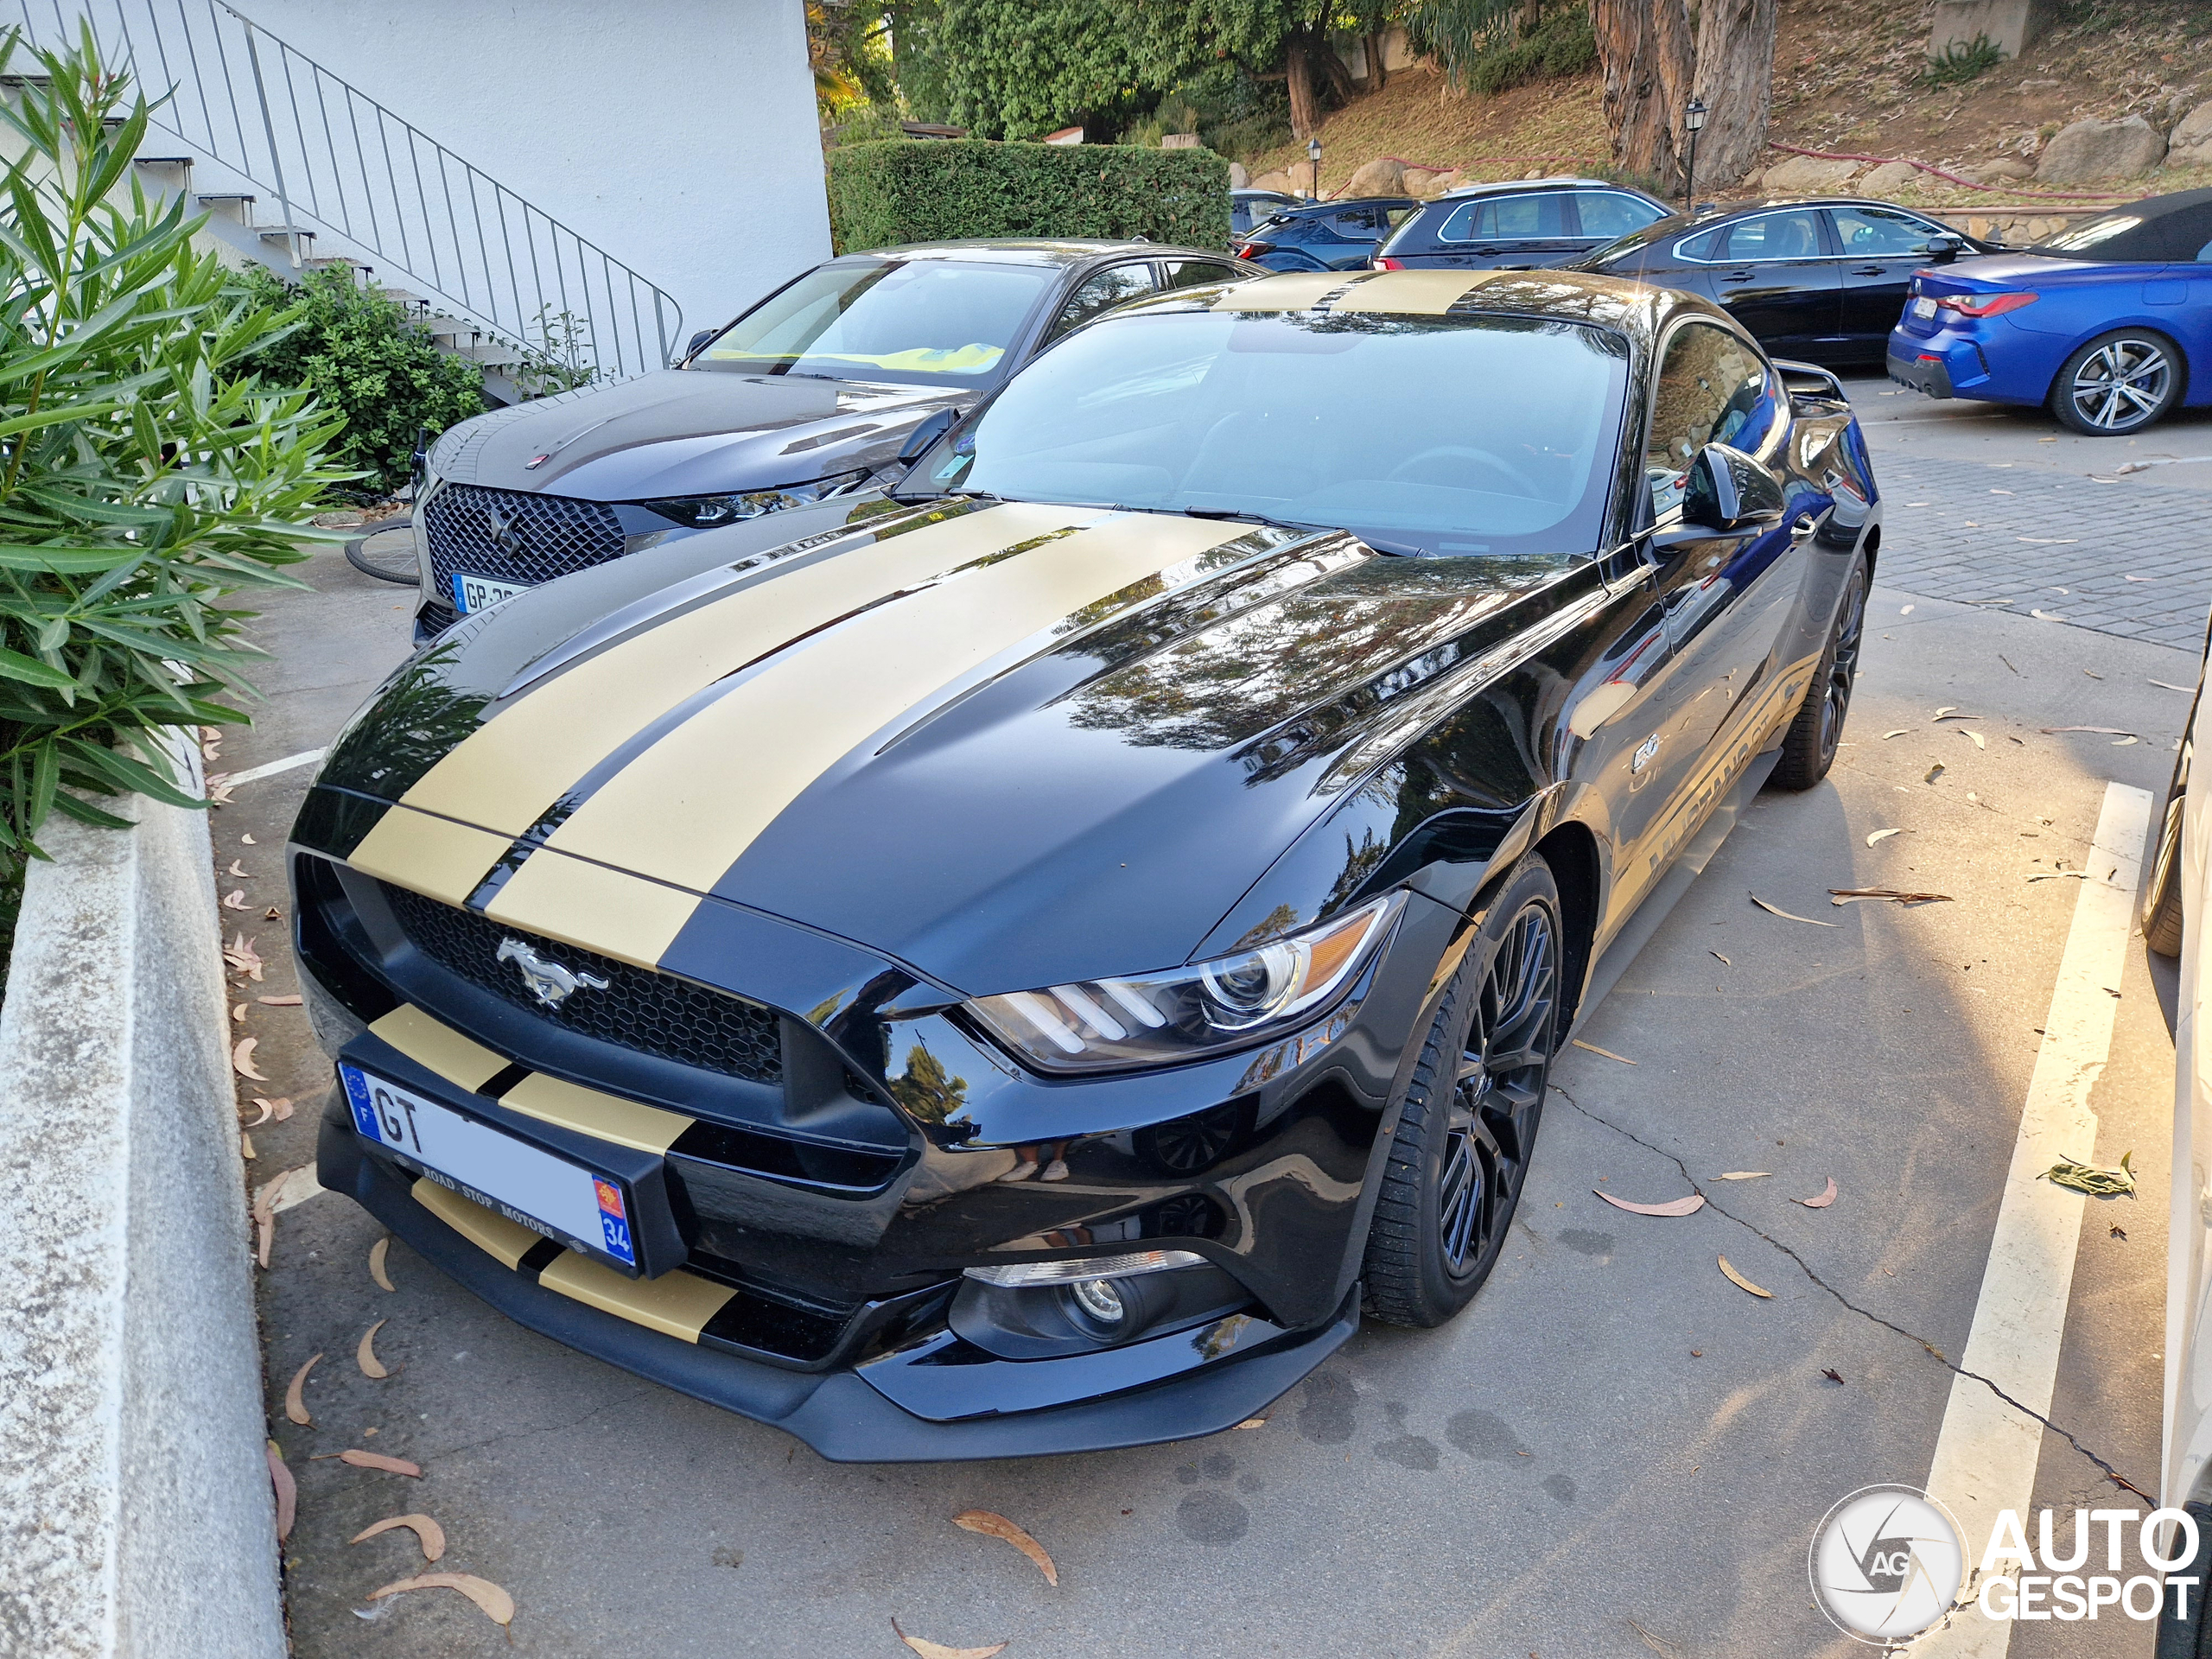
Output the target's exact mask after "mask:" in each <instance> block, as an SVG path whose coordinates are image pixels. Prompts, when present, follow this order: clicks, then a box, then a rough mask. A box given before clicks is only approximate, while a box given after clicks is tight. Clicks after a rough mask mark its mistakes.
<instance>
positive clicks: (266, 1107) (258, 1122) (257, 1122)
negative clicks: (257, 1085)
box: [246, 1095, 276, 1129]
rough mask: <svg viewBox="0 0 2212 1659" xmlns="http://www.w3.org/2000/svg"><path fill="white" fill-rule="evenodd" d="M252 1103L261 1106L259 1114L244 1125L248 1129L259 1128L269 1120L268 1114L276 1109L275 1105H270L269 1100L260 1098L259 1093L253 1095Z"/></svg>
mask: <svg viewBox="0 0 2212 1659" xmlns="http://www.w3.org/2000/svg"><path fill="white" fill-rule="evenodd" d="M253 1103H254V1104H255V1105H257V1106H258V1107H260V1108H261V1116H259V1117H257V1118H255V1119H254V1120H253V1122H251V1123H249V1124H247V1125H246V1128H249V1129H257V1128H260V1127H261V1126H262V1125H263V1124H264V1123H266V1122H268V1121H269V1119H270V1115H271V1114H272V1113H273V1112H274V1111H275V1110H276V1108H275V1107H273V1106H272V1105H270V1103H269V1102H267V1101H265V1100H264V1099H262V1097H261V1096H259V1095H256V1096H254V1097H253Z"/></svg>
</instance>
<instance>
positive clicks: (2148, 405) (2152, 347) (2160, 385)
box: [2050, 328, 2182, 438]
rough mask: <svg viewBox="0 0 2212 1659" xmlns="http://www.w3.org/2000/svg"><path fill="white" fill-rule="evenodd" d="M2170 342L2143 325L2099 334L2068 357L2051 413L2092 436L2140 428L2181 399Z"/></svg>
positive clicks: (2177, 360) (2176, 354)
mask: <svg viewBox="0 0 2212 1659" xmlns="http://www.w3.org/2000/svg"><path fill="white" fill-rule="evenodd" d="M2181 384H2182V359H2181V353H2180V351H2179V349H2178V348H2177V347H2176V346H2175V345H2174V343H2173V342H2172V341H2171V340H2167V339H2166V338H2164V336H2163V335H2160V334H2152V332H2151V331H2150V330H2148V329H2146V328H2116V329H2114V330H2113V332H2112V333H2111V334H2100V335H2099V336H2098V337H2097V338H2096V339H2094V340H2091V341H2090V342H2089V343H2088V345H2086V346H2082V349H2081V350H2079V351H2077V352H2075V353H2074V355H2073V356H2071V357H2069V358H2068V359H2066V362H2065V365H2064V366H2063V367H2062V368H2061V369H2060V370H2059V371H2058V378H2056V380H2055V381H2054V382H2053V383H2052V385H2051V389H2050V412H2051V413H2052V414H2054V415H2056V416H2058V418H2059V420H2060V422H2061V423H2063V424H2064V425H2066V426H2069V427H2070V428H2072V429H2074V430H2075V431H2076V432H2082V433H2087V434H2088V435H2089V436H2091V437H2093V438H2110V437H2119V436H2121V435H2125V434H2126V433H2129V432H2140V431H2141V430H2142V429H2144V428H2145V427H2146V426H2148V425H2150V424H2151V423H2152V422H2153V421H2156V420H2158V418H2160V417H2161V416H2164V414H2165V413H2166V411H2167V410H2170V409H2171V408H2172V407H2173V406H2174V404H2176V403H2177V401H2179V399H2180V397H2181Z"/></svg>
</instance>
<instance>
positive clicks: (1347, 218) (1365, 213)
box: [1329, 207, 1375, 242]
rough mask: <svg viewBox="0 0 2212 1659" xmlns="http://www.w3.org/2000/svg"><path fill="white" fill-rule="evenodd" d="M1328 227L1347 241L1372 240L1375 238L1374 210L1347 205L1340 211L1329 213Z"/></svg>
mask: <svg viewBox="0 0 2212 1659" xmlns="http://www.w3.org/2000/svg"><path fill="white" fill-rule="evenodd" d="M1329 228H1330V230H1332V232H1335V233H1336V234H1337V235H1338V236H1341V237H1344V238H1346V239H1347V240H1349V241H1353V242H1370V241H1372V240H1374V238H1375V210H1374V209H1373V208H1371V207H1347V208H1345V209H1344V211H1343V212H1342V213H1331V214H1330V215H1329Z"/></svg>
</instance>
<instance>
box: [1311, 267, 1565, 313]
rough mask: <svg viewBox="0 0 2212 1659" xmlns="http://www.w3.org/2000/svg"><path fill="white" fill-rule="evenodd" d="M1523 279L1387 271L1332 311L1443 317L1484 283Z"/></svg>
mask: <svg viewBox="0 0 2212 1659" xmlns="http://www.w3.org/2000/svg"><path fill="white" fill-rule="evenodd" d="M1508 275H1511V276H1516V277H1517V276H1519V275H1521V273H1520V272H1519V271H1512V272H1507V271H1502V270H1386V271H1383V272H1381V273H1380V274H1378V275H1376V276H1375V277H1371V278H1370V279H1369V280H1368V281H1366V282H1363V283H1361V284H1360V285H1359V286H1358V287H1357V288H1355V289H1352V290H1351V292H1350V293H1349V294H1345V295H1343V296H1339V297H1338V299H1337V300H1336V301H1335V302H1333V303H1332V304H1331V305H1330V307H1329V309H1330V310H1332V311H1351V312H1361V313H1366V312H1381V313H1392V314H1395V315H1399V316H1409V317H1440V316H1442V315H1444V314H1445V313H1446V311H1449V310H1450V309H1451V308H1452V307H1453V306H1455V305H1457V304H1458V303H1459V302H1460V301H1461V300H1464V299H1465V298H1466V297H1467V296H1468V295H1470V294H1471V293H1473V292H1474V291H1475V290H1476V289H1478V288H1480V287H1481V286H1482V285H1483V284H1484V283H1488V282H1493V281H1495V280H1497V278H1498V277H1504V276H1508Z"/></svg>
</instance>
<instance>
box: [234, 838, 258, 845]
mask: <svg viewBox="0 0 2212 1659" xmlns="http://www.w3.org/2000/svg"><path fill="white" fill-rule="evenodd" d="M238 839H239V840H240V841H242V842H245V844H246V845H247V846H249V847H256V846H258V845H260V843H259V842H257V841H255V840H254V838H253V837H252V836H239V837H238Z"/></svg>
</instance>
